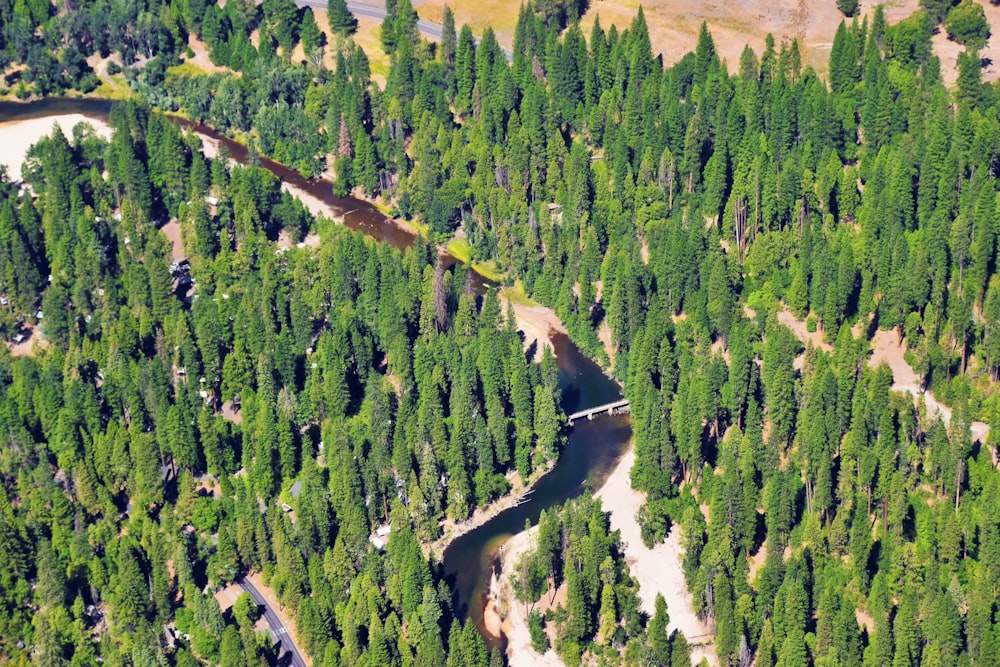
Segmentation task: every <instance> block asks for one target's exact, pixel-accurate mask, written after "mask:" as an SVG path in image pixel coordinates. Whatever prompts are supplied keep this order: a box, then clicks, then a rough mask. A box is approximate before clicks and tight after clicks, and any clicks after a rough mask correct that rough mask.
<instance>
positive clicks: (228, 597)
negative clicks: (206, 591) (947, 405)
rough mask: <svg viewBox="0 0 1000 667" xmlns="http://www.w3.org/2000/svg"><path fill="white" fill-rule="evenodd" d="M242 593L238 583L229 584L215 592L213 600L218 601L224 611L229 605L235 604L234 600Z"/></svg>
mask: <svg viewBox="0 0 1000 667" xmlns="http://www.w3.org/2000/svg"><path fill="white" fill-rule="evenodd" d="M242 594H243V589H242V588H240V586H239V584H230V585H228V586H226V587H225V588H223V589H220V590H218V591H216V592H215V601H216V602H218V603H219V608H220V609H221V610H222V612H223V613H225V612H226V611H227V610H228V609H229V608H230V607H232V606H233V605H234V604H236V600H238V599H239V597H240V595H242Z"/></svg>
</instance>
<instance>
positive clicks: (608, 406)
mask: <svg viewBox="0 0 1000 667" xmlns="http://www.w3.org/2000/svg"><path fill="white" fill-rule="evenodd" d="M630 411H631V406H630V405H629V402H628V399H627V398H623V399H621V400H618V401H613V402H611V403H605V404H604V405H596V406H594V407H592V408H587V409H586V410H581V411H580V412H574V413H573V414H571V415H569V416H568V417H567V418H566V419H567V420H568V421H569V423H570V424H571V425H572V423H573V422H575V421H576V420H577V419H583V418H587V419H593V418H594V417H596V416H598V415H603V414H609V415H620V414H623V413H626V412H630Z"/></svg>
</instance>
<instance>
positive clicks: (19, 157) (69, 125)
mask: <svg viewBox="0 0 1000 667" xmlns="http://www.w3.org/2000/svg"><path fill="white" fill-rule="evenodd" d="M79 123H88V124H89V125H90V126H91V127H93V128H94V131H95V132H96V133H97V136H99V137H102V138H104V139H109V138H110V137H111V128H110V127H109V126H108V124H107V123H105V122H103V121H99V120H94V119H93V118H89V117H87V116H84V115H83V114H78V113H70V114H65V115H62V116H47V117H45V118H30V119H27V120H13V121H10V122H8V123H0V164H2V165H4V166H5V167H7V175H8V177H9V178H10V180H12V181H19V180H21V166H22V165H23V164H24V157H25V156H26V155H27V154H28V149H29V148H31V147H32V146H34V145H35V144H37V143H38V140H39V139H41V138H42V137H47V136H50V135H51V134H52V128H53V127H54V126H55V125H58V126H59V127H60V128H61V129H62V132H63V134H65V135H66V138H67V139H68V140H69V141H70V142H72V140H73V128H74V127H75V126H76V125H77V124H79Z"/></svg>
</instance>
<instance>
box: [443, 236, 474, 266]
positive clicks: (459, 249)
mask: <svg viewBox="0 0 1000 667" xmlns="http://www.w3.org/2000/svg"><path fill="white" fill-rule="evenodd" d="M448 252H449V253H451V255H452V256H453V257H454V258H455V259H457V260H458V261H460V262H461V263H462V264H468V263H469V261H470V260H471V259H472V246H471V245H470V244H469V241H468V239H452V240H450V241H448Z"/></svg>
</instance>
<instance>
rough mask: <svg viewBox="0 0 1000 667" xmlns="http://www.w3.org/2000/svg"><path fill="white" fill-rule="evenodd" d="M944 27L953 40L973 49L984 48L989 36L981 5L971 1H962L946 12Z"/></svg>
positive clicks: (987, 24) (984, 13) (988, 28)
mask: <svg viewBox="0 0 1000 667" xmlns="http://www.w3.org/2000/svg"><path fill="white" fill-rule="evenodd" d="M944 27H945V30H947V31H948V36H949V37H951V38H952V39H953V40H955V41H956V42H958V43H959V44H964V45H966V46H969V47H971V48H974V49H981V48H983V47H984V46H986V40H987V39H988V38H989V36H990V25H989V23H987V22H986V12H984V11H983V6H982V5H980V4H979V3H978V2H973V1H972V0H963V2H962V3H961V4H960V5H958V6H957V7H955V8H953V9H952V10H951V11H950V12H948V18H947V20H945V23H944Z"/></svg>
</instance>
